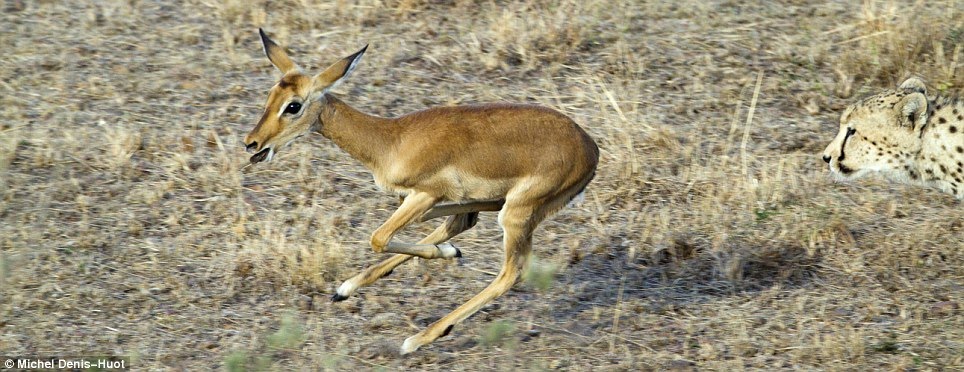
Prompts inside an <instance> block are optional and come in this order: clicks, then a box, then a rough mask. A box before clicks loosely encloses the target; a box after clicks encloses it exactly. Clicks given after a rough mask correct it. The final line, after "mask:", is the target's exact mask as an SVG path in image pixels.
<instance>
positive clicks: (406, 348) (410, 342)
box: [398, 335, 422, 355]
mask: <svg viewBox="0 0 964 372" xmlns="http://www.w3.org/2000/svg"><path fill="white" fill-rule="evenodd" d="M416 337H418V336H417V335H416V336H412V337H409V338H406V339H405V342H403V343H402V348H401V349H400V350H399V351H398V353H399V354H401V355H405V354H409V353H411V352H414V351H415V350H418V348H419V347H420V346H422V345H417V344H416V343H415V338H416Z"/></svg>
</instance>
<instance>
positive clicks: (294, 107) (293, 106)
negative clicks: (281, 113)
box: [285, 102, 301, 115]
mask: <svg viewBox="0 0 964 372" xmlns="http://www.w3.org/2000/svg"><path fill="white" fill-rule="evenodd" d="M299 111H301V103H300V102H291V103H289V104H288V107H285V113H286V114H291V115H294V114H297V113H298V112H299Z"/></svg>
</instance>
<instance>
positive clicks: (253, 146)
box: [244, 141, 258, 152]
mask: <svg viewBox="0 0 964 372" xmlns="http://www.w3.org/2000/svg"><path fill="white" fill-rule="evenodd" d="M257 148H258V141H251V143H249V144H248V145H247V146H245V147H244V149H245V150H246V151H247V152H254V151H255V150H256V149H257Z"/></svg>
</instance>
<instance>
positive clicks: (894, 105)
mask: <svg viewBox="0 0 964 372" xmlns="http://www.w3.org/2000/svg"><path fill="white" fill-rule="evenodd" d="M823 159H824V161H826V162H827V163H829V164H830V171H831V173H833V174H835V175H837V176H839V177H842V178H845V179H855V178H859V177H861V176H864V175H866V174H868V173H872V172H878V173H882V174H884V175H885V176H887V177H888V178H891V179H893V180H895V181H898V182H904V183H914V184H921V185H926V186H931V187H935V188H937V189H940V190H942V191H944V192H947V193H950V194H952V195H954V196H956V197H957V198H958V199H964V101H962V100H961V99H959V98H952V97H942V96H936V97H928V96H927V89H926V87H925V86H924V82H923V81H921V80H920V79H918V78H910V79H907V80H906V81H904V82H903V83H902V84H901V85H900V86H899V87H898V88H897V89H896V90H888V91H885V92H883V93H880V94H877V95H875V96H872V97H868V98H865V99H863V100H861V101H859V102H857V103H854V104H852V105H850V106H849V107H847V108H846V109H845V110H844V112H843V113H842V114H841V115H840V131H839V132H838V133H837V136H836V137H835V138H834V139H833V141H832V142H830V145H828V146H827V149H826V150H824V152H823Z"/></svg>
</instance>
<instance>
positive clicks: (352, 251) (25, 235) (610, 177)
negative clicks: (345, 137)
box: [0, 0, 964, 370]
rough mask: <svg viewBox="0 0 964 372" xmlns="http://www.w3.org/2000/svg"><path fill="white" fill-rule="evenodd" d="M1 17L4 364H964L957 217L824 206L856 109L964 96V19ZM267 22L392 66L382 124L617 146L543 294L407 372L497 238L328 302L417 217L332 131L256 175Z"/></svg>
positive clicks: (473, 326) (563, 6)
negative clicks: (539, 111) (449, 110)
mask: <svg viewBox="0 0 964 372" xmlns="http://www.w3.org/2000/svg"><path fill="white" fill-rule="evenodd" d="M269 3H270V4H269ZM2 5H3V9H2V13H0V20H2V25H3V27H2V29H3V30H2V33H0V41H2V45H3V47H4V52H3V54H2V55H0V66H2V67H0V92H2V97H0V100H2V101H0V103H2V104H0V354H13V355H52V354H56V355H83V354H122V355H130V356H132V357H133V358H134V365H135V366H136V367H137V369H150V370H154V369H157V370H179V369H185V370H208V369H230V370H241V369H269V370H284V369H296V370H312V369H321V368H324V369H385V370H394V369H411V370H421V369H443V370H451V369H458V370H480V369H481V370H485V369H506V370H511V369H555V368H562V369H571V370H587V369H616V370H627V369H632V370H663V369H706V370H730V369H766V370H772V369H800V370H814V369H817V370H943V369H947V370H950V369H959V368H962V366H964V314H962V312H961V308H960V306H961V304H962V303H964V249H962V246H964V214H962V204H961V202H960V201H957V200H955V199H953V198H952V197H950V196H948V195H945V194H941V193H938V192H936V191H932V190H926V189H921V188H917V187H911V186H902V185H894V184H889V183H887V182H884V181H880V180H877V179H869V180H865V181H861V182H855V183H850V184H843V183H834V182H833V181H832V180H831V179H830V178H829V177H828V176H827V174H826V173H827V172H826V169H825V167H824V164H823V163H822V162H821V161H820V158H819V155H818V154H819V152H820V151H822V149H823V147H824V145H825V143H826V142H828V141H829V140H830V138H831V137H832V136H833V135H834V133H835V131H836V124H835V123H836V118H837V115H838V113H839V111H840V109H841V108H842V107H844V106H845V105H846V104H847V103H849V102H852V101H853V100H855V99H856V98H857V97H859V96H861V95H865V94H868V93H871V92H875V91H878V90H880V89H883V88H888V87H893V86H895V85H896V84H897V83H898V82H899V81H901V80H902V79H903V78H905V77H907V76H909V75H910V74H917V75H919V76H922V77H924V78H925V79H926V80H927V81H928V85H929V87H930V88H931V90H932V91H934V92H938V91H943V92H946V93H959V92H961V91H962V88H964V69H962V65H964V59H962V57H964V51H962V45H964V3H962V2H960V1H954V0H951V1H928V2H923V1H917V2H885V1H865V2H863V3H860V2H855V1H830V2H807V1H792V0H786V1H773V2H741V1H698V0H675V1H654V2H638V1H628V0H616V1H602V0H589V1H548V0H546V1H543V0H527V1H477V2H472V1H420V0H401V1H396V0H382V1H379V0H364V1H359V2H350V1H332V2H325V1H298V0H285V1H270V2H269V1H243V0H187V1H183V2H167V1H147V0H126V1H120V0H108V1H65V2H61V1H22V0H7V1H4V2H3V3H2ZM257 27H265V28H266V29H267V30H268V31H269V32H270V33H271V34H272V36H273V37H274V38H275V39H276V40H277V41H279V42H280V43H281V44H283V45H287V46H289V48H290V50H291V53H292V55H294V56H295V58H296V59H297V60H299V61H301V62H302V63H303V64H304V65H307V66H312V68H313V69H317V68H321V67H323V66H325V65H327V64H328V63H330V62H333V61H334V60H335V59H336V58H338V57H341V56H344V55H347V54H349V53H351V52H353V51H355V50H357V49H358V48H360V47H361V46H362V45H364V44H365V43H371V45H372V47H371V48H370V49H369V50H368V53H367V54H366V56H365V59H364V61H363V62H362V64H361V65H360V67H359V68H358V70H356V72H355V74H354V76H353V77H352V78H351V80H350V81H349V82H347V83H346V84H345V85H343V86H342V87H341V88H339V90H338V92H339V93H341V95H342V96H343V97H344V99H345V100H346V101H348V102H350V103H352V104H354V105H355V106H356V107H359V108H362V109H364V110H367V111H369V112H372V113H376V114H381V115H398V114H401V113H405V112H408V111H411V110H417V109H421V108H425V107H428V106H432V105H449V104H458V103H472V102H496V101H513V102H533V103H539V104H543V105H547V106H551V107H554V108H557V109H559V110H561V111H563V112H565V113H567V114H569V115H571V116H572V117H573V118H575V119H576V120H577V121H578V122H580V123H581V124H582V125H583V126H584V128H586V129H587V130H588V131H589V133H591V134H592V135H593V136H594V138H595V139H596V140H597V142H598V143H599V145H600V148H601V151H602V156H601V162H600V169H599V173H598V175H597V177H596V179H595V181H594V182H593V183H592V184H591V185H590V188H589V192H588V194H587V200H586V202H585V203H583V204H582V205H581V206H578V207H575V208H570V209H567V210H565V211H564V212H562V213H561V214H559V215H558V216H556V217H554V218H552V219H551V220H550V221H548V222H547V223H545V224H544V225H543V227H541V228H540V229H539V230H538V232H537V235H536V238H535V244H536V246H537V247H536V250H535V254H536V264H535V266H534V269H533V273H534V274H533V275H530V276H529V277H528V280H527V282H526V283H522V284H519V285H517V286H516V289H515V290H513V291H511V292H510V293H508V294H507V295H505V296H503V297H502V298H500V299H498V300H497V301H495V303H494V304H493V305H491V306H489V307H487V308H485V309H484V311H482V312H480V313H479V314H477V315H476V316H474V317H472V318H470V319H469V320H468V321H466V322H465V323H463V325H461V326H460V327H457V328H455V330H454V332H453V333H452V335H451V336H449V337H447V338H443V339H440V340H438V341H437V342H436V343H434V344H432V345H431V346H429V347H425V348H423V349H421V350H419V352H417V353H416V354H414V355H411V356H409V357H404V358H400V357H397V356H396V355H394V354H393V353H394V351H395V349H396V348H397V347H398V346H399V345H400V343H401V341H402V340H404V339H405V337H407V336H408V335H410V334H412V333H414V332H416V331H417V330H418V329H419V328H421V327H424V326H425V325H427V324H428V323H430V322H431V321H433V320H434V319H437V318H439V317H440V316H442V315H444V314H445V313H447V312H448V311H449V310H451V309H453V308H455V307H456V306H457V305H458V304H460V303H461V302H463V301H464V300H466V299H468V298H469V297H470V296H471V295H472V294H474V293H475V292H477V291H479V290H481V289H482V288H483V287H484V286H485V285H486V284H487V283H488V281H490V280H491V279H492V275H491V273H492V272H495V271H497V270H498V265H499V260H500V256H501V253H500V249H499V247H498V246H499V242H500V241H501V240H500V238H501V237H500V232H499V230H498V228H497V226H496V223H495V221H494V216H492V215H483V218H482V221H481V222H480V224H479V226H478V227H477V228H475V229H473V230H471V231H469V232H467V233H465V234H464V235H462V236H460V237H458V238H456V239H455V241H454V242H455V243H456V244H457V245H458V246H459V247H461V248H462V250H463V252H465V254H466V260H465V264H464V266H458V265H457V264H455V263H454V262H447V261H446V262H443V261H434V262H421V263H411V264H406V265H404V266H403V267H401V268H399V269H398V270H396V271H395V274H394V275H393V276H391V277H389V278H386V279H384V280H382V281H380V282H379V283H377V284H376V285H375V286H373V287H369V288H364V289H362V290H361V291H360V294H359V295H357V296H355V297H353V298H352V299H350V300H348V301H345V302H342V303H337V304H332V303H330V302H328V298H329V296H330V295H331V293H333V291H334V289H335V288H336V287H337V285H338V284H339V283H340V280H343V279H345V278H348V277H349V276H351V275H352V274H353V273H355V272H357V271H358V270H360V269H361V268H363V267H365V266H366V265H369V264H371V263H374V262H376V261H377V260H379V259H381V258H383V257H380V256H377V255H375V254H373V253H372V252H371V250H370V248H369V247H368V246H367V240H368V236H369V234H370V232H371V231H372V230H374V228H376V227H377V226H378V225H379V224H380V223H381V222H382V221H383V220H384V219H385V218H387V217H388V215H389V214H390V213H391V211H392V209H393V208H394V207H395V206H396V203H397V200H396V199H395V198H394V197H391V196H388V195H384V194H381V193H379V192H378V191H377V190H376V189H375V186H374V184H373V182H372V181H371V178H370V175H369V174H368V173H367V172H366V171H365V169H364V168H362V167H361V166H360V165H359V163H358V162H356V161H354V160H352V159H350V158H348V157H347V155H345V154H344V153H342V152H341V151H340V150H338V149H337V148H335V147H334V146H333V145H332V144H331V143H330V142H327V141H325V140H324V139H323V138H321V137H320V136H312V137H310V138H305V139H303V140H301V141H300V142H298V143H297V144H295V145H294V146H293V147H292V148H290V149H287V150H286V151H284V152H282V153H281V154H280V156H279V157H278V158H276V160H275V161H274V162H272V163H269V164H262V165H258V166H254V167H248V168H245V169H241V166H243V165H244V163H245V162H246V160H247V157H248V155H247V154H245V153H244V152H243V149H242V146H241V145H240V139H241V137H242V136H243V135H244V134H245V133H246V132H247V131H248V130H250V129H251V128H252V126H253V125H254V124H255V122H256V120H257V118H258V115H259V111H260V105H261V103H262V102H263V100H264V98H265V96H266V92H267V90H268V88H269V87H270V86H271V85H272V84H274V83H275V81H276V79H277V78H278V77H279V76H278V73H277V72H276V71H275V70H274V68H273V67H272V66H271V65H270V64H269V63H268V61H267V60H266V59H265V58H264V57H263V56H262V52H261V46H260V44H259V42H258V39H257V36H256V35H257V33H256V29H257ZM314 71H317V70H314ZM758 77H759V80H758ZM433 227H434V226H433V224H432V223H424V224H421V225H419V226H416V227H414V228H411V229H409V231H407V232H406V233H405V234H404V235H405V236H404V237H403V239H406V240H413V239H416V238H418V237H419V236H420V235H423V234H426V233H428V232H429V231H431V229H432V228H433Z"/></svg>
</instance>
